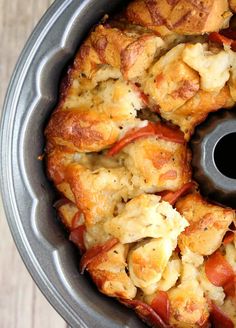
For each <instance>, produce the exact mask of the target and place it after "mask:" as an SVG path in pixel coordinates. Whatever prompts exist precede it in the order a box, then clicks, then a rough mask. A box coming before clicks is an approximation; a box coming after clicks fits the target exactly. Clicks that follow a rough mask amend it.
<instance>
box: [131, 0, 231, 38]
mask: <svg viewBox="0 0 236 328" xmlns="http://www.w3.org/2000/svg"><path fill="white" fill-rule="evenodd" d="M126 17H127V19H128V20H129V21H130V22H132V23H135V24H139V25H142V26H145V27H147V28H149V29H151V30H154V31H155V32H157V33H158V34H160V35H166V34H169V33H170V32H171V31H172V32H176V33H179V34H187V35H188V34H203V33H207V32H213V31H218V30H219V29H221V28H223V27H224V26H225V25H227V23H228V21H229V18H230V17H231V13H230V9H229V4H228V1H227V0H220V1H217V0H207V1H187V0H180V1H168V0H154V1H150V0H135V1H132V2H131V3H130V4H129V5H128V7H127V10H126Z"/></svg>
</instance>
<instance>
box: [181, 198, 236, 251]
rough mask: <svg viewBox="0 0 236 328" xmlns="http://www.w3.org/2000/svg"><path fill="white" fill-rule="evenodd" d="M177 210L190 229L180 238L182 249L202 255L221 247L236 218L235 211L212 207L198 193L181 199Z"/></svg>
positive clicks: (216, 206)
mask: <svg viewBox="0 0 236 328" xmlns="http://www.w3.org/2000/svg"><path fill="white" fill-rule="evenodd" d="M176 209H177V210H178V211H179V213H181V215H183V216H184V217H185V218H186V220H187V221H188V222H189V227H187V228H186V229H185V231H184V232H183V233H182V234H181V235H180V236H179V239H178V245H179V247H180V249H181V250H184V249H185V248H189V249H190V250H191V251H193V252H195V253H197V254H200V255H210V254H212V253H213V252H215V250H216V249H217V248H218V247H220V245H221V242H222V239H223V237H224V235H225V233H226V231H227V230H228V227H229V225H230V224H231V222H232V221H233V220H234V218H235V212H234V211H233V210H231V209H227V208H223V207H220V206H218V205H212V204H210V203H208V202H207V201H206V200H204V199H203V198H202V197H201V196H200V194H198V193H194V194H189V195H187V196H185V197H183V198H182V199H180V200H179V201H178V202H177V203H176Z"/></svg>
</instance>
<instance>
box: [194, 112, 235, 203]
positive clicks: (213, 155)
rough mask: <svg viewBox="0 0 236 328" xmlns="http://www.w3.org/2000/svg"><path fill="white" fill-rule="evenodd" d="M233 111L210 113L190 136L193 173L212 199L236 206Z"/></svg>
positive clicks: (205, 193) (202, 189)
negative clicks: (192, 135) (191, 136)
mask: <svg viewBox="0 0 236 328" xmlns="http://www.w3.org/2000/svg"><path fill="white" fill-rule="evenodd" d="M235 144H236V114H235V112H229V111H223V112H219V113H214V114H210V115H209V117H208V118H207V120H206V121H205V122H204V123H202V124H201V125H200V126H198V127H197V129H196V131H195V135H194V137H193V138H192V141H191V145H192V154H193V160H192V165H193V174H194V178H195V180H196V181H197V182H198V183H199V185H200V189H201V192H202V193H203V194H204V195H205V196H206V197H208V198H209V199H210V200H212V201H216V202H218V203H221V204H222V205H225V206H231V207H233V208H235V207H236V157H235V154H234V148H235Z"/></svg>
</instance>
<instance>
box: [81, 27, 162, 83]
mask: <svg viewBox="0 0 236 328" xmlns="http://www.w3.org/2000/svg"><path fill="white" fill-rule="evenodd" d="M163 45H164V42H163V40H162V39H161V38H159V37H158V36H156V35H155V34H153V33H150V32H146V33H142V34H140V33H138V31H137V30H136V31H133V32H132V33H130V32H129V31H127V32H126V30H122V31H121V30H119V29H117V28H112V27H111V26H110V25H109V24H105V25H99V26H97V27H96V29H95V30H94V31H93V32H92V33H91V34H90V36H89V38H88V39H87V40H86V41H85V43H84V45H83V46H82V47H81V48H80V50H79V53H78V58H77V61H76V66H77V67H78V68H79V69H80V70H81V71H82V72H84V73H85V74H86V75H87V76H91V75H92V74H93V73H94V70H96V69H97V66H98V65H101V64H108V65H110V66H112V67H115V68H118V69H119V70H120V71H121V73H122V74H123V76H124V78H126V79H134V78H136V77H138V76H140V75H142V74H143V73H144V72H145V70H146V69H147V68H148V67H149V65H150V64H151V63H152V61H153V59H154V57H155V54H156V52H157V51H158V49H159V48H162V47H163Z"/></svg>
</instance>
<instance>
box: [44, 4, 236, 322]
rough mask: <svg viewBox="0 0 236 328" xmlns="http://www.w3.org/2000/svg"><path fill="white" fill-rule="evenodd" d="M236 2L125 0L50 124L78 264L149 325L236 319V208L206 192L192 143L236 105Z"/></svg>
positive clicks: (52, 174) (83, 58)
mask: <svg viewBox="0 0 236 328" xmlns="http://www.w3.org/2000/svg"><path fill="white" fill-rule="evenodd" d="M235 9H236V2H235V1H233V0H230V1H227V0H206V1H200V0H196V1H194V0H188V1H187V0H135V1H132V2H129V3H128V4H127V6H126V8H125V9H123V10H122V12H121V13H119V14H118V15H116V16H114V17H111V18H107V17H106V18H105V19H104V20H103V22H102V23H100V24H99V25H97V26H96V27H95V28H94V29H93V30H92V31H91V33H90V34H89V35H88V37H87V39H86V40H85V41H84V42H83V43H82V45H81V46H80V48H79V51H78V53H77V55H76V57H75V60H74V62H73V64H72V65H71V66H70V68H69V69H68V72H67V75H66V76H65V77H64V79H63V81H62V84H61V89H60V98H59V102H58V105H57V107H56V108H55V111H54V112H53V113H52V116H51V118H50V120H49V122H48V125H47V127H46V130H45V136H46V164H47V172H48V176H49V178H50V179H51V180H52V181H53V183H54V185H55V187H56V189H57V190H58V195H59V197H60V199H59V200H58V202H56V204H55V207H56V209H57V213H58V216H59V218H60V219H61V220H62V222H63V224H64V225H65V227H66V228H67V230H68V231H69V238H70V240H71V241H72V242H74V243H75V244H76V245H77V246H78V247H79V249H80V252H81V255H82V257H81V261H80V269H81V273H84V272H85V271H87V272H89V274H90V275H91V277H92V279H93V281H94V282H95V284H96V285H97V287H98V289H99V290H100V291H101V292H102V293H104V294H106V295H108V296H111V297H115V298H117V299H118V300H119V301H120V302H121V303H123V304H125V305H126V306H128V307H130V308H132V309H134V310H135V311H136V312H137V313H138V315H139V316H140V318H141V319H142V320H144V321H145V322H146V323H147V324H148V325H150V326H152V327H180V328H185V327H186V328H188V327H222V328H223V327H226V328H229V327H236V234H235V211H234V210H233V209H231V208H225V207H223V205H219V204H213V203H211V202H210V201H209V200H207V199H204V198H203V197H202V196H201V194H200V192H199V190H198V186H197V184H196V183H194V182H193V181H192V176H191V175H192V168H191V151H190V149H189V146H188V141H189V140H190V138H191V136H192V134H193V133H194V129H195V127H196V126H197V125H198V124H200V123H201V122H202V121H204V120H205V118H206V117H207V115H208V114H209V113H210V112H214V111H218V110H220V109H222V108H226V109H231V108H233V106H234V104H235V102H236V52H235V50H236V41H235V40H236V31H235V30H234V17H233V14H234V12H235ZM232 110H233V109H232Z"/></svg>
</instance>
